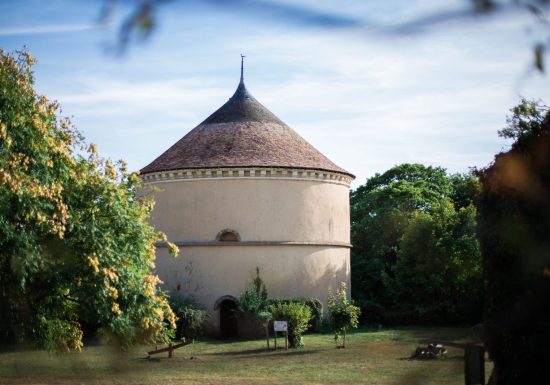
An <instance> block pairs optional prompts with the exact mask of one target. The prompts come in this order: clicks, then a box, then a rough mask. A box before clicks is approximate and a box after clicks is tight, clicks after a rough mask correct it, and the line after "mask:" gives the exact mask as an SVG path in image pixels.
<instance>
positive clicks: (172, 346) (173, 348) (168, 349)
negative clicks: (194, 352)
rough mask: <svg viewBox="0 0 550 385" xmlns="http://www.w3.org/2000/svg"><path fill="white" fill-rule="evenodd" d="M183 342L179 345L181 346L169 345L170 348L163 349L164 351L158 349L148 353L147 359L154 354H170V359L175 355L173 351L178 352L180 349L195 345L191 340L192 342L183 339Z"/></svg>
mask: <svg viewBox="0 0 550 385" xmlns="http://www.w3.org/2000/svg"><path fill="white" fill-rule="evenodd" d="M182 341H183V342H181V343H179V344H175V345H172V344H168V346H167V347H166V348H162V349H156V350H151V351H150V352H147V357H148V358H149V357H151V356H152V355H153V354H159V353H166V352H168V358H172V354H173V351H174V350H176V349H179V348H181V347H183V346H186V345H190V344H192V343H193V340H190V341H186V340H185V338H183V339H182Z"/></svg>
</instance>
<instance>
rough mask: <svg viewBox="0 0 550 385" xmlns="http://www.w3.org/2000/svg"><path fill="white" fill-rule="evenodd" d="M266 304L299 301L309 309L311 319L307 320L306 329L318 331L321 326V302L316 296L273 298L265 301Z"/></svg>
mask: <svg viewBox="0 0 550 385" xmlns="http://www.w3.org/2000/svg"><path fill="white" fill-rule="evenodd" d="M267 303H268V305H269V306H271V305H276V304H281V303H300V304H304V305H306V306H308V307H309V309H310V310H311V315H312V317H311V320H310V321H309V324H308V327H307V331H316V332H319V331H321V329H322V326H323V304H322V303H321V301H320V300H318V299H317V298H308V297H291V298H274V299H270V300H268V301H267Z"/></svg>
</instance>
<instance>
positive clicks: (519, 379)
mask: <svg viewBox="0 0 550 385" xmlns="http://www.w3.org/2000/svg"><path fill="white" fill-rule="evenodd" d="M548 111H549V110H548V107H539V105H538V104H536V103H535V102H526V101H525V100H522V102H521V103H520V105H519V106H517V107H515V108H513V109H512V116H511V117H510V118H509V119H508V127H506V129H504V130H502V132H505V133H507V134H506V135H508V136H510V137H513V138H514V139H515V140H516V141H515V142H514V144H513V145H512V149H511V150H510V151H508V152H504V153H500V154H498V155H496V157H495V161H494V163H493V164H492V165H491V166H490V167H488V168H486V169H484V170H481V171H480V172H479V176H480V180H481V183H482V194H481V199H480V204H479V239H480V242H481V250H482V255H483V267H484V276H485V282H486V290H487V294H486V306H485V319H484V327H485V345H486V346H487V349H488V351H489V354H490V356H491V358H492V359H493V362H494V374H496V383H497V384H498V385H503V384H504V385H508V384H535V383H537V384H548V383H550V372H549V371H548V369H547V368H546V367H545V365H544V364H543V363H544V362H547V356H548V345H549V343H550V328H549V327H548V325H550V301H548V298H550V237H549V234H550V199H549V197H550V112H548Z"/></svg>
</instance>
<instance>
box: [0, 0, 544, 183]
mask: <svg viewBox="0 0 550 385" xmlns="http://www.w3.org/2000/svg"><path fill="white" fill-rule="evenodd" d="M257 3H258V1H253V0H248V1H245V0H239V1H237V0H233V1H229V2H223V1H216V0H202V1H201V0H193V1H190V0H187V1H183V0H179V1H178V0H173V1H171V2H168V3H166V4H165V5H164V6H163V7H162V8H161V9H159V11H158V13H157V21H158V25H157V28H156V30H155V32H154V33H153V35H152V36H151V38H150V39H149V40H148V41H147V42H145V43H143V44H140V43H138V44H132V45H131V46H130V47H129V49H128V50H127V51H126V53H125V54H124V55H122V56H117V55H114V54H113V53H112V51H110V50H109V47H112V45H113V44H114V43H115V42H116V33H117V27H118V25H119V24H118V21H120V20H121V18H122V17H123V16H124V15H125V12H126V11H127V9H126V8H125V6H124V4H123V5H121V6H119V7H118V8H117V9H116V13H115V14H113V17H112V19H111V20H110V22H108V23H106V24H101V25H99V24H98V23H97V20H98V16H99V13H100V9H101V6H102V4H103V3H102V1H99V0H98V1H90V0H88V1H85V0H73V1H61V0H51V1H43V0H17V1H15V0H13V1H12V0H3V1H2V2H0V46H1V47H2V48H4V49H6V50H13V49H17V48H21V47H22V46H23V45H26V46H27V47H28V48H29V49H30V51H31V52H32V53H33V55H34V56H35V57H36V58H37V59H38V64H37V66H36V67H35V71H36V79H37V88H38V91H39V92H40V93H42V94H45V95H47V96H49V97H51V98H53V99H57V100H58V101H59V102H60V103H61V105H62V106H63V113H64V114H65V115H69V116H73V121H74V122H75V123H76V125H77V127H78V128H79V130H80V131H81V132H82V133H83V134H84V135H85V137H86V139H87V141H88V142H93V143H97V144H98V146H99V149H100V152H101V153H102V154H103V155H105V156H108V157H110V158H112V159H115V160H116V159H125V160H126V161H127V162H128V164H129V167H130V168H131V169H134V170H137V169H139V168H141V167H143V166H145V165H146V164H148V163H149V162H150V161H152V160H153V159H154V158H155V157H157V156H158V155H160V153H162V152H163V151H164V150H165V149H167V148H168V147H169V146H170V145H171V144H173V143H174V142H175V141H176V140H178V139H179V138H181V137H182V136H183V135H185V134H186V133H187V132H188V131H189V130H191V129H192V128H194V127H195V126H196V125H197V124H199V123H200V122H201V121H202V120H203V119H205V118H206V117H207V116H208V115H209V114H210V113H211V112H213V111H214V110H216V109H217V108H218V107H219V106H221V105H222V104H223V103H224V102H225V101H226V100H227V99H228V98H229V97H230V96H231V95H232V94H233V92H234V90H235V88H236V86H237V83H238V77H239V70H240V68H239V65H240V56H239V55H240V54H241V53H243V54H245V55H246V56H247V57H246V61H245V81H246V84H247V87H248V89H249V90H250V91H251V93H252V94H253V95H254V96H255V97H256V98H257V99H258V100H259V101H260V102H262V104H264V105H265V106H266V107H268V108H269V109H270V110H271V111H272V112H274V113H275V114H276V115H277V116H278V117H279V118H281V119H282V120H283V121H285V122H286V123H287V124H288V125H289V126H291V127H292V128H293V129H294V130H295V131H297V132H298V133H299V134H300V135H302V136H303V137H304V138H305V139H306V140H308V141H309V142H310V143H312V144H313V145H314V146H315V147H316V148H318V149H319V150H320V151H321V152H323V153H324V154H325V155H327V156H328V157H329V158H330V159H331V160H333V161H334V162H335V163H337V164H338V165H340V166H342V167H344V168H345V169H347V170H349V171H350V172H352V173H353V174H355V175H356V176H357V179H356V181H355V182H354V184H353V186H354V187H356V186H358V185H359V184H362V183H364V182H365V179H366V178H368V177H369V176H372V175H373V174H374V173H375V172H383V171H385V170H387V169H388V168H390V167H392V166H394V165H396V164H399V163H403V162H420V163H424V164H429V165H435V166H443V167H445V168H447V169H448V170H449V171H453V172H466V171H468V168H469V167H473V166H477V167H482V166H485V165H487V164H488V163H489V162H490V161H491V160H492V158H493V155H494V154H495V153H496V152H498V151H500V150H501V149H503V148H506V146H507V145H508V143H507V142H506V141H504V140H503V139H500V138H498V137H497V131H498V130H499V129H500V128H502V127H503V126H504V125H505V123H506V115H507V113H508V110H509V109H510V108H511V107H512V106H513V105H515V104H516V103H517V102H518V100H519V96H520V95H521V96H524V97H527V98H535V99H539V98H540V99H542V100H544V101H545V102H546V103H550V81H549V78H548V77H547V76H541V75H539V74H536V73H531V72H530V71H529V65H530V60H531V56H530V55H531V48H532V45H533V44H534V43H535V41H536V38H537V37H539V35H537V33H538V32H539V31H537V29H536V28H532V27H533V25H534V23H533V19H532V18H531V17H530V16H529V15H524V14H521V13H517V12H511V11H510V12H503V13H502V14H499V15H497V16H494V17H490V18H479V17H478V18H465V19H464V18H458V19H453V18H451V19H449V20H447V19H445V15H447V14H448V13H450V14H452V15H455V14H456V13H457V12H458V13H460V12H461V11H463V10H464V11H467V10H468V8H467V7H468V5H469V2H467V1H465V0H449V1H446V2H441V1H436V0H425V1H420V0H417V1H414V0H407V1H405V0H387V1H383V2H382V1H361V0H348V1H346V2H345V3H343V2H339V1H336V0H334V1H329V0H315V1H314V0H303V1H291V0H273V1H271V2H269V3H267V6H265V7H260V8H259V7H258V6H257V5H256V4H257ZM223 4H225V5H223ZM227 4H229V5H227ZM259 4H263V5H265V4H266V3H262V2H259ZM342 4H345V6H343V5H342ZM237 5H240V7H239V6H237ZM433 14H437V15H439V16H438V17H437V18H436V19H437V20H438V21H439V22H438V23H429V24H427V25H424V24H421V25H418V23H411V21H415V20H416V21H417V20H419V19H420V20H424V19H427V20H430V15H433ZM547 60H548V59H547Z"/></svg>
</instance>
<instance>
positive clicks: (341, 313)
mask: <svg viewBox="0 0 550 385" xmlns="http://www.w3.org/2000/svg"><path fill="white" fill-rule="evenodd" d="M328 314H329V318H330V325H331V327H332V330H333V331H334V340H335V341H338V340H339V339H340V337H343V338H342V347H344V348H345V347H346V332H347V331H348V330H349V329H352V328H353V329H355V328H357V325H358V324H359V315H360V314H361V310H360V309H359V307H357V306H355V305H354V304H353V302H350V301H348V299H347V297H346V284H345V282H342V283H341V284H340V288H339V289H338V290H336V295H333V294H332V291H331V290H330V289H329V292H328Z"/></svg>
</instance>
